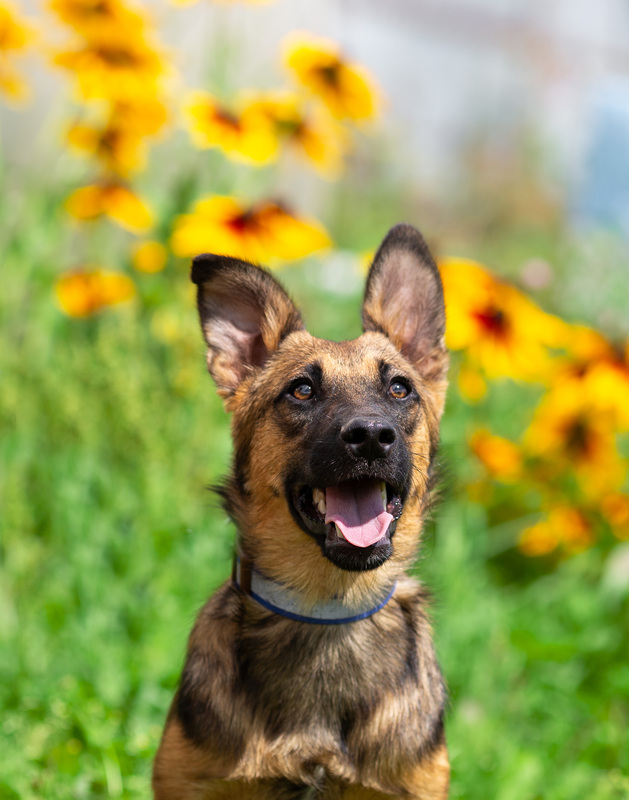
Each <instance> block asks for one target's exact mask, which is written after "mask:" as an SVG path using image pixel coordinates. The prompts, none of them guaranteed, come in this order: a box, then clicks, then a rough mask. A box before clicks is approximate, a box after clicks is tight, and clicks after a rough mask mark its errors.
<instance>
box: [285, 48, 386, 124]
mask: <svg viewBox="0 0 629 800" xmlns="http://www.w3.org/2000/svg"><path fill="white" fill-rule="evenodd" d="M285 63H286V66H287V67H288V69H289V70H290V71H291V72H292V74H293V75H294V76H295V78H296V79H297V81H298V82H299V83H300V84H301V85H302V86H305V87H306V88H307V89H308V90H309V91H311V92H312V93H313V94H314V95H316V96H317V97H318V98H320V100H321V101H322V102H323V103H325V105H326V106H327V107H328V109H329V110H330V111H331V113H332V114H333V115H334V116H335V117H336V118H337V119H349V120H352V121H358V120H367V119H372V118H373V117H375V115H376V113H377V104H378V101H377V92H376V88H375V85H374V83H373V80H372V79H371V77H370V76H369V75H368V73H367V71H366V70H365V69H364V68H363V67H361V66H359V65H358V64H352V63H350V62H348V61H346V60H345V59H344V58H343V57H342V56H341V53H340V50H339V48H338V46H337V45H336V43H335V42H332V41H329V40H328V39H320V38H317V37H315V36H311V35H309V34H293V35H291V36H290V37H289V38H288V39H287V41H286V43H285Z"/></svg>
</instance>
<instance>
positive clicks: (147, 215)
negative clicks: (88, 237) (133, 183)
mask: <svg viewBox="0 0 629 800" xmlns="http://www.w3.org/2000/svg"><path fill="white" fill-rule="evenodd" d="M66 210H67V211H68V213H69V214H71V215H72V216H73V217H76V218H77V219H80V220H94V219H98V218H99V217H101V216H106V217H109V218H110V219H112V220H114V221H115V222H117V223H118V224H119V225H121V226H122V227H123V228H126V229H127V230H130V231H132V232H134V233H136V232H141V231H145V230H146V229H147V228H150V227H151V225H152V223H153V217H152V214H151V212H150V210H149V209H148V207H147V206H146V205H145V204H144V203H143V201H142V200H140V198H139V197H138V196H137V195H136V194H134V193H133V192H132V191H131V189H129V188H127V187H126V186H122V185H121V184H119V183H105V184H94V185H91V186H83V187H81V188H80V189H76V191H74V192H72V194H71V195H70V196H69V197H68V199H67V200H66Z"/></svg>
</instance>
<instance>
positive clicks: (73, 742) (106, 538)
mask: <svg viewBox="0 0 629 800" xmlns="http://www.w3.org/2000/svg"><path fill="white" fill-rule="evenodd" d="M12 197H13V195H12V194H11V192H4V194H3V198H1V199H0V204H1V206H0V217H2V219H3V220H5V221H6V224H4V226H3V230H2V232H1V233H0V236H1V237H2V242H1V244H2V247H3V253H4V256H3V261H4V263H3V291H2V293H1V294H0V316H1V318H2V319H3V321H4V325H3V330H4V342H3V345H2V348H1V350H0V380H1V382H2V392H1V395H0V428H1V430H2V436H1V437H0V508H1V519H0V526H1V527H0V533H1V536H0V558H1V572H0V708H1V709H2V711H1V714H0V728H1V730H2V742H3V744H2V757H1V758H0V799H1V800H9V799H12V798H22V799H23V800H35V798H41V797H44V798H46V800H68V798H97V797H108V798H118V797H124V798H143V797H147V796H148V794H149V776H150V768H151V759H152V757H153V755H154V752H155V749H156V747H157V744H158V740H159V735H160V732H161V726H162V725H163V722H164V718H165V714H166V711H167V708H168V705H169V702H170V699H171V696H172V693H173V691H174V689H175V686H176V683H177V679H178V674H179V670H180V668H181V663H182V658H183V653H184V648H185V643H186V637H187V634H188V632H189V629H190V627H191V624H192V621H193V619H194V615H195V613H196V611H197V610H198V609H199V607H200V605H201V604H202V603H203V601H204V600H205V598H206V597H207V595H208V594H209V593H210V592H211V591H212V590H213V589H214V588H215V587H216V586H217V585H218V584H219V583H220V582H222V581H223V580H224V579H225V578H226V577H227V575H228V572H229V563H230V552H231V542H232V537H233V531H232V530H231V529H230V527H229V526H228V524H227V523H226V521H225V519H224V517H223V514H222V512H220V511H219V510H218V508H217V507H216V505H215V503H214V501H213V499H212V497H211V495H209V494H208V492H207V491H206V489H205V487H206V485H207V484H210V483H212V482H213V481H214V480H215V479H216V478H217V477H219V476H220V475H221V474H222V473H223V472H224V471H225V469H226V466H227V463H228V459H229V451H230V441H229V430H228V420H227V417H226V415H225V413H224V412H223V410H222V408H221V405H220V402H219V401H218V400H217V398H216V396H215V394H214V390H213V387H212V384H211V381H210V379H209V378H208V377H207V375H206V374H205V371H204V353H203V347H202V343H201V338H200V335H199V332H198V328H197V322H196V319H195V312H194V308H193V302H192V297H191V293H190V291H189V290H188V285H187V277H186V270H185V268H183V267H178V266H176V265H171V266H170V267H169V270H168V272H167V273H165V274H163V275H158V276H154V277H151V276H140V277H138V282H139V283H140V286H141V299H140V301H139V302H138V303H136V304H135V305H134V306H132V307H125V308H120V309H116V310H112V311H111V312H109V313H107V314H104V315H102V316H101V317H99V318H96V319H93V320H87V321H76V320H70V319H67V318H65V317H63V316H62V315H61V313H60V312H59V311H58V310H57V309H56V307H55V305H54V300H53V295H52V289H51V286H52V283H53V280H54V277H55V275H57V274H58V272H59V269H60V264H61V263H62V255H61V254H66V255H67V253H68V252H71V251H72V250H71V248H72V242H71V241H70V240H69V239H68V234H67V228H66V227H65V223H63V222H62V220H61V218H60V216H59V212H58V211H57V200H58V197H57V196H56V195H54V193H50V192H48V193H45V192H43V191H40V190H39V191H38V192H37V194H35V192H34V191H33V193H32V196H31V198H30V199H29V205H28V206H27V207H25V209H26V212H27V219H28V224H24V223H23V222H22V221H21V218H20V215H19V214H17V213H16V212H15V208H14V206H11V203H12ZM367 233H368V231H367V230H366V229H365V231H364V232H363V231H362V229H361V226H360V225H358V224H357V225H356V226H355V233H354V234H351V236H350V238H351V237H352V236H353V237H354V238H355V239H356V241H355V242H352V243H353V244H354V245H356V246H358V245H361V243H362V242H363V240H365V241H364V246H365V247H368V246H371V245H373V242H371V241H366V237H367ZM369 235H371V231H369ZM361 237H363V238H361ZM105 246H106V244H105ZM505 246H506V245H505ZM521 246H522V243H521V241H520V240H518V241H517V248H518V252H519V248H521ZM66 255H64V256H63V257H64V258H65V257H66ZM471 255H473V254H471ZM319 269H320V265H319V264H318V263H317V262H316V261H313V262H311V263H310V264H306V265H304V266H303V267H302V268H295V269H294V270H287V271H286V272H285V277H286V280H287V283H289V284H290V287H291V290H292V291H293V293H294V294H295V295H296V296H297V298H298V299H299V300H300V301H301V302H302V304H303V305H304V307H305V311H306V318H307V319H312V320H313V321H314V323H315V324H314V326H313V327H314V329H315V332H316V333H318V334H319V335H328V336H331V337H333V338H343V337H347V336H353V335H355V334H356V333H357V332H358V308H359V300H358V296H357V294H354V295H351V296H344V295H339V294H334V295H330V293H329V292H326V291H325V290H324V289H323V288H321V287H318V286H317V285H316V284H317V281H316V275H317V271H318V270H319ZM509 402H510V401H509V400H508V399H507V400H502V401H500V400H496V401H495V403H494V405H493V411H492V413H493V414H494V415H495V417H496V421H497V423H500V422H501V421H502V422H503V424H504V425H505V426H508V424H509ZM482 413H485V412H481V411H478V410H476V411H473V412H472V411H470V409H469V408H468V407H466V406H465V405H464V404H463V403H462V401H461V400H460V399H458V398H457V396H456V395H455V393H452V394H451V397H450V402H449V406H448V410H447V413H446V417H445V420H444V424H443V440H444V446H443V454H444V456H443V457H444V461H445V463H446V465H447V472H448V474H449V479H448V481H447V484H448V486H449V489H448V491H447V496H446V498H445V500H444V502H443V503H442V505H441V508H440V509H439V511H438V512H437V514H436V520H435V522H434V524H432V525H431V526H430V528H429V530H428V531H427V533H426V537H425V543H424V548H423V554H422V558H421V561H420V563H419V565H418V573H419V574H420V575H421V576H422V577H423V578H424V579H425V580H426V581H427V583H428V584H429V585H430V586H431V587H432V589H433V592H434V595H435V607H434V618H435V633H436V640H437V645H438V649H439V652H440V656H441V660H442V665H443V668H444V672H445V674H446V677H447V680H448V683H449V686H450V695H451V702H450V710H449V714H448V721H447V732H448V740H449V747H450V752H451V759H452V767H453V781H452V793H451V794H452V797H453V798H463V797H465V798H466V799H467V800H476V799H478V800H486V798H489V797H491V798H494V800H520V799H521V800H535V799H537V798H544V800H576V798H582V797H588V798H593V799H595V800H620V799H621V798H627V797H629V777H628V776H629V742H628V740H627V730H629V645H628V637H627V619H629V593H628V589H627V582H626V581H625V582H624V585H623V582H622V581H621V582H620V584H619V583H618V582H617V581H616V582H614V581H611V580H608V577H609V575H610V574H611V572H610V571H611V569H612V566H613V563H616V561H617V560H618V557H619V554H620V553H621V550H620V548H616V551H611V552H608V551H605V550H604V549H599V548H594V549H592V550H590V551H588V552H586V553H584V554H582V555H580V556H578V557H575V558H572V559H571V560H569V561H565V562H562V563H559V564H558V565H556V566H555V568H553V569H550V568H549V567H548V565H546V567H544V566H537V565H533V564H531V562H530V561H526V560H525V559H524V558H523V557H521V556H519V555H517V554H516V553H515V551H514V550H513V548H512V546H511V545H512V544H513V541H514V538H515V531H513V530H511V529H509V528H508V526H507V527H506V528H504V527H503V528H501V529H500V530H499V529H495V530H494V529H492V526H494V525H495V521H493V520H491V519H489V518H488V516H487V513H486V511H485V509H484V508H483V506H482V505H481V504H480V503H479V502H478V501H473V500H471V499H469V498H468V496H467V494H466V492H465V484H466V482H467V480H468V479H469V477H470V476H471V475H472V473H473V468H472V466H471V465H470V464H469V462H468V460H467V456H466V450H465V446H464V438H465V436H466V434H467V432H469V430H470V428H471V427H473V426H474V424H476V423H477V422H478V421H479V419H480V416H481V415H482ZM625 563H626V562H625Z"/></svg>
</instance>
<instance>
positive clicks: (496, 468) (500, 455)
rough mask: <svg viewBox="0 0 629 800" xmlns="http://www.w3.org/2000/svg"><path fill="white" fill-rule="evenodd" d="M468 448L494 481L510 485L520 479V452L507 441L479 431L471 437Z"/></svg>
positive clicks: (514, 445) (487, 432) (521, 460)
mask: <svg viewBox="0 0 629 800" xmlns="http://www.w3.org/2000/svg"><path fill="white" fill-rule="evenodd" d="M470 448H471V450H472V452H473V453H474V455H475V456H476V457H477V458H478V459H479V461H480V462H481V463H482V464H483V466H484V467H485V469H486V470H487V472H488V473H489V474H490V475H491V477H493V478H496V480H499V481H502V482H504V483H511V482H512V481H515V480H518V479H520V478H521V477H522V466H523V464H522V462H523V459H522V451H521V449H520V448H519V447H518V446H517V445H516V444H514V443H513V442H511V441H509V440H508V439H504V438H503V437H502V436H495V435H494V434H492V433H490V432H489V431H487V430H484V429H481V430H477V431H475V432H474V434H473V435H472V437H471V439H470Z"/></svg>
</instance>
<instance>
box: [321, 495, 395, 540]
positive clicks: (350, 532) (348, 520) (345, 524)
mask: <svg viewBox="0 0 629 800" xmlns="http://www.w3.org/2000/svg"><path fill="white" fill-rule="evenodd" d="M381 485H382V484H381V481H369V480H365V481H360V482H357V481H356V482H354V481H348V482H347V483H341V484H339V485H338V486H328V488H327V489H326V490H325V504H326V515H325V521H326V522H335V523H336V524H337V525H338V526H339V528H340V529H341V532H342V534H343V536H344V537H345V538H346V539H347V541H348V542H351V543H352V544H353V545H355V546H356V547H369V545H371V544H375V543H376V542H377V541H379V540H380V539H382V537H383V536H384V534H385V533H386V532H387V528H388V527H389V525H390V523H391V521H392V520H393V517H392V516H391V514H389V513H388V512H387V511H385V510H384V508H383V507H382V495H381V494H380V486H381Z"/></svg>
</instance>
